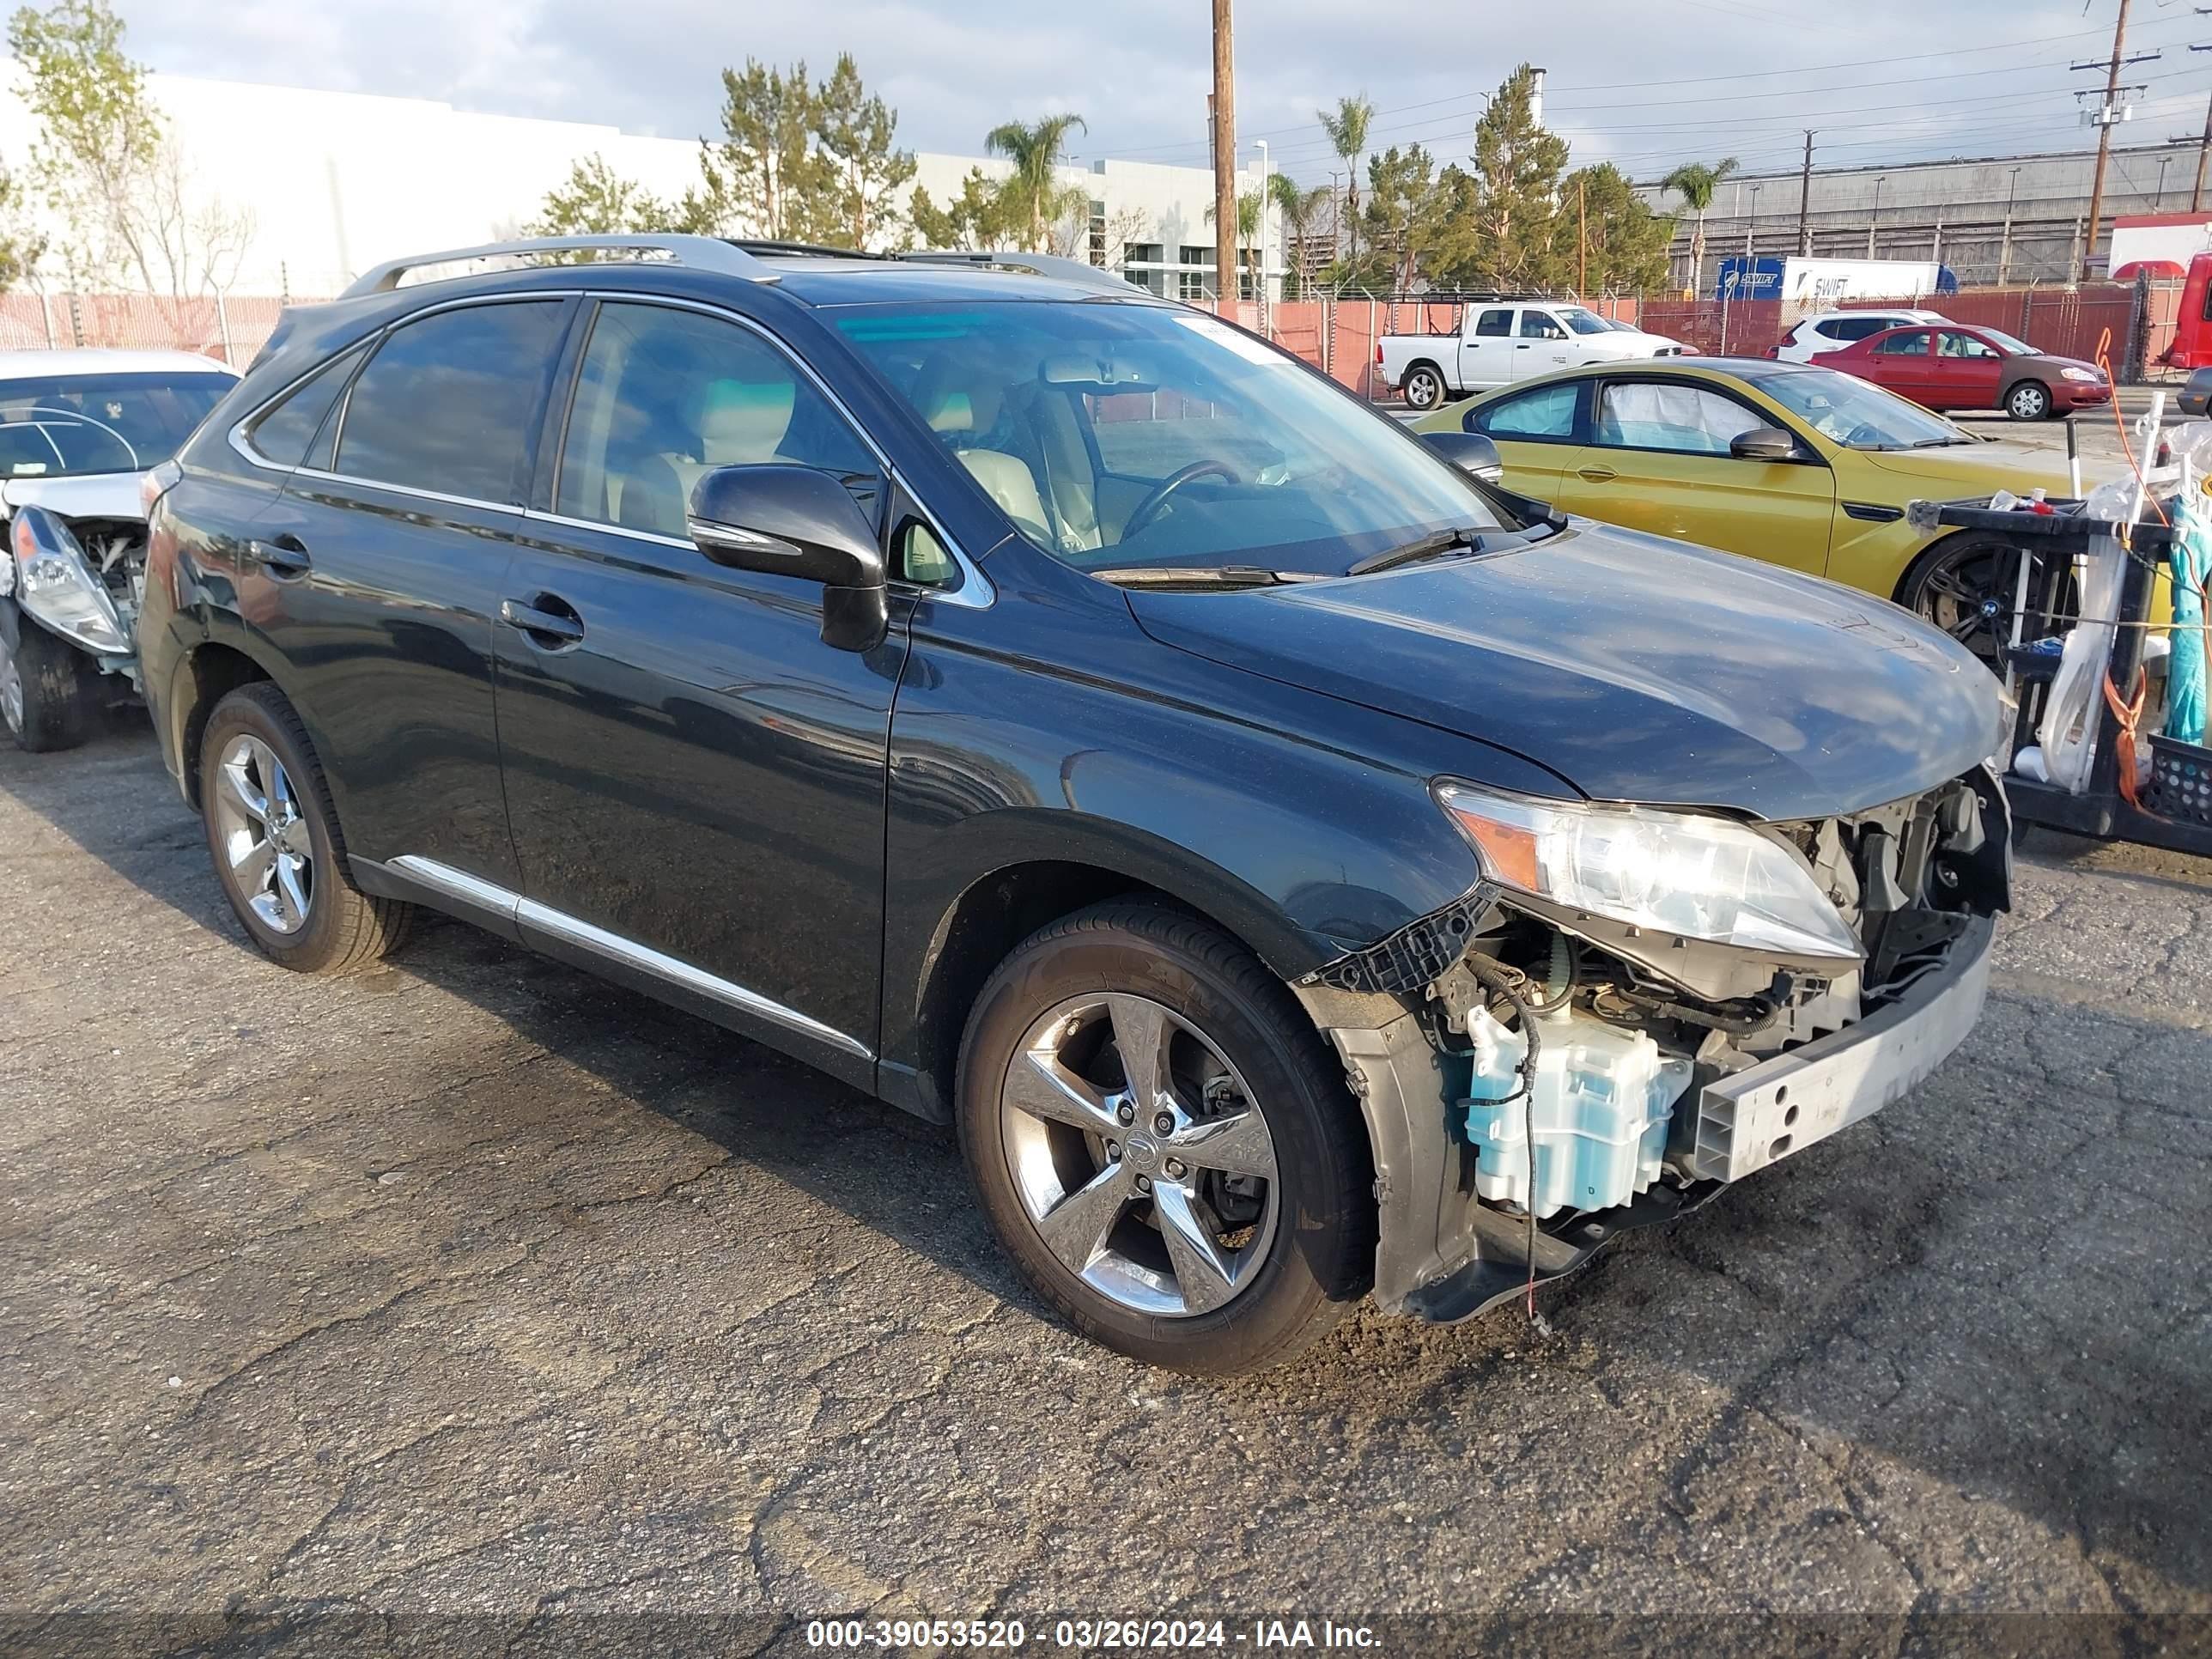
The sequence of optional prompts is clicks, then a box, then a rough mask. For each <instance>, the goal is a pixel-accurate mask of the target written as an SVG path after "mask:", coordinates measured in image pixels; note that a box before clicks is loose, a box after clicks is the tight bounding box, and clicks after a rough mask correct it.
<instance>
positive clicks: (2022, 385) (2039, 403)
mask: <svg viewBox="0 0 2212 1659" xmlns="http://www.w3.org/2000/svg"><path fill="white" fill-rule="evenodd" d="M2004 406H2005V413H2006V414H2008V415H2009V416H2012V418H2013V419H2014V420H2015V421H2040V420H2045V419H2047V418H2049V416H2050V414H2051V388H2050V387H2049V386H2045V385H2044V384H2043V382H2042V381H2040V380H2019V381H2015V383H2014V384H2013V386H2012V388H2011V389H2010V390H2009V391H2008V392H2006V393H2005V403H2004Z"/></svg>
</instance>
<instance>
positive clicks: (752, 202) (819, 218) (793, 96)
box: [690, 58, 843, 242]
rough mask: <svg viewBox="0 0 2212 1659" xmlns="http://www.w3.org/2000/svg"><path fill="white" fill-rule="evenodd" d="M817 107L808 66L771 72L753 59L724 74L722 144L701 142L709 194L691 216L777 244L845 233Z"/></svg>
mask: <svg viewBox="0 0 2212 1659" xmlns="http://www.w3.org/2000/svg"><path fill="white" fill-rule="evenodd" d="M816 125H817V101H816V96H815V89H814V86H813V83H812V82H810V81H809V80H808V79H807V78H806V64H805V62H804V61H803V60H802V61H801V62H799V63H796V64H793V65H792V66H791V67H790V68H789V69H788V70H775V69H770V68H769V66H768V65H767V64H763V63H762V62H761V61H760V60H759V59H758V58H746V59H745V66H744V70H732V69H726V70H723V71H722V137H720V139H719V140H716V141H712V142H709V141H707V140H703V139H702V141H701V143H700V147H699V167H700V172H701V173H702V177H703V180H704V187H703V189H702V191H701V192H699V193H698V194H697V195H696V196H695V197H693V198H692V200H691V202H690V217H691V218H693V219H694V220H704V221H707V222H711V223H712V224H714V227H715V228H725V229H737V230H740V231H743V232H744V233H745V234H750V235H753V236H759V237H764V238H766V239H768V240H771V241H799V242H811V241H822V240H829V238H831V237H835V236H838V235H840V234H842V231H843V225H842V214H841V213H840V211H839V204H838V201H837V195H838V191H837V181H836V179H835V177H834V176H833V173H832V169H831V167H830V166H829V161H828V159H827V158H826V157H825V156H824V155H823V154H822V152H821V151H820V150H819V149H817V147H816V143H815V134H816Z"/></svg>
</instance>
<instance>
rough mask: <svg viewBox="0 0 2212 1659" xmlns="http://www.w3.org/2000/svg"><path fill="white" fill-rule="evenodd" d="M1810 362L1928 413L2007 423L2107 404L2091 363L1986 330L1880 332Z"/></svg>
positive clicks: (2106, 389) (1953, 327) (2107, 390)
mask: <svg viewBox="0 0 2212 1659" xmlns="http://www.w3.org/2000/svg"><path fill="white" fill-rule="evenodd" d="M1813 361H1814V362H1816V363H1818V364H1820V366H1821V367H1822V368H1839V369H1841V370H1843V371H1844V373H1845V374H1856V375H1857V376H1858V377H1859V378H1860V379H1861V380H1872V381H1873V382H1874V383H1875V385H1876V386H1882V387H1885V388H1887V390H1889V391H1891V392H1895V393H1897V394H1898V396H1899V397H1900V398H1911V399H1912V401H1913V402H1914V403H1916V404H1923V405H1924V406H1925V407H1927V408H1929V409H2002V410H2004V412H2005V413H2006V414H2008V415H2009V416H2012V417H2013V419H2015V421H2039V420H2042V419H2043V418H2044V417H2045V416H2051V415H2057V416H2066V415H2071V414H2072V413H2073V412H2074V411H2075V410H2077V409H2083V408H2087V407H2090V406H2092V405H2101V404H2108V403H2110V402H2112V382H2111V381H2110V380H2106V378H2105V372H2104V370H2102V369H2100V368H2098V367H2097V366H2096V365H2095V364H2094V363H2085V362H2081V361H2079V360H2078V359H2076V358H2073V357H2054V356H2051V355H2050V354H2049V353H2047V352H2041V351H2038V350H2037V349H2035V348H2034V347H2033V346H2032V345H2030V344H2028V343H2027V342H2026V341H2025V340H2015V339H2014V338H2013V337H2012V336H2011V335H2009V334H2004V333H2001V332H1999V331H1997V330H1996V329H1993V328H1966V327H1962V326H1960V325H1959V324H1957V323H1948V324H1945V325H1942V326H1941V327H1935V326H1928V327H1914V328H1892V329H1885V330H1883V331H1882V332H1881V333H1879V334H1870V335H1869V336H1868V337H1866V338H1865V339H1863V340H1860V341H1857V342H1855V343H1853V344H1851V345H1849V346H1847V347H1845V348H1844V349H1842V350H1840V351H1824V352H1822V353H1820V355H1819V356H1816V357H1814V359H1813Z"/></svg>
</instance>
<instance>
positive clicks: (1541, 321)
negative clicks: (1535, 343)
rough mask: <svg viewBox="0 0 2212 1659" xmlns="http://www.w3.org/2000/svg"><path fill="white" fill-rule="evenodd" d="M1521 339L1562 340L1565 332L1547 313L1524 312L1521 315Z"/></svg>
mask: <svg viewBox="0 0 2212 1659" xmlns="http://www.w3.org/2000/svg"><path fill="white" fill-rule="evenodd" d="M1521 337H1522V339H1524V340H1564V339H1565V338H1566V337H1567V331H1566V330H1565V329H1564V328H1561V327H1560V326H1559V321H1558V319H1555V318H1554V317H1553V315H1552V313H1550V312H1548V311H1524V312H1522V313H1521Z"/></svg>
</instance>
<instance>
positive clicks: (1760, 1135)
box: [1296, 769, 2011, 1321]
mask: <svg viewBox="0 0 2212 1659" xmlns="http://www.w3.org/2000/svg"><path fill="white" fill-rule="evenodd" d="M1438 801H1439V804H1440V805H1443V806H1444V808H1445V810H1446V811H1449V812H1450V813H1452V814H1453V816H1454V817H1455V819H1456V820H1457V821H1458V822H1459V823H1460V827H1461V829H1462V833H1464V834H1466V835H1467V836H1468V840H1469V841H1470V842H1472V843H1473V844H1474V847H1475V848H1476V851H1477V853H1478V854H1479V855H1480V858H1481V860H1482V869H1483V876H1484V879H1483V880H1482V881H1481V882H1480V884H1477V886H1476V887H1475V888H1474V889H1473V890H1471V891H1470V892H1469V893H1468V895H1467V896H1465V897H1463V898H1462V899H1461V900H1459V901H1458V902H1455V903H1454V904H1452V905H1450V906H1449V907H1447V908H1445V909H1443V910H1442V911H1439V912H1437V913H1436V914H1434V915H1430V916H1426V917H1424V918H1422V919H1421V920H1420V921H1417V922H1415V923H1413V924H1412V925H1411V926H1409V927H1405V928H1403V929H1401V930H1400V931H1399V932H1398V933H1395V934H1394V935H1392V936H1391V937H1390V938H1389V939H1383V940H1382V941H1380V942H1378V943H1377V944H1375V945H1370V946H1369V947H1368V948H1366V949H1364V950H1362V951H1357V952H1355V953H1353V954H1352V955H1349V956H1346V957H1340V958H1339V959H1338V960H1337V961H1335V962H1334V963H1330V964H1329V965H1328V967H1327V968H1325V969H1322V970H1321V971H1320V972H1319V973H1317V974H1316V975H1313V976H1312V977H1311V978H1310V979H1309V980H1308V981H1305V982H1304V983H1303V984H1301V985H1300V986H1298V987H1296V988H1297V991H1298V994H1299V995H1300V996H1301V998H1302V999H1303V1000H1304V1002H1305V1004H1306V1006H1307V1007H1308V1009H1309V1011H1310V1012H1311V1013H1312V1014H1313V1016H1314V1018H1316V1021H1317V1023H1319V1024H1321V1025H1322V1027H1323V1029H1324V1030H1326V1031H1327V1033H1328V1036H1329V1037H1330V1038H1331V1040H1332V1041H1333V1042H1334V1043H1335V1045H1336V1048H1337V1049H1338V1052H1339V1054H1340V1055H1341V1057H1342V1058H1343V1060H1344V1062H1345V1066H1346V1073H1347V1076H1348V1078H1349V1079H1350V1082H1351V1085H1352V1089H1353V1091H1354V1092H1355V1093H1356V1094H1357V1095H1358V1098H1359V1101H1360V1104H1361V1109H1362V1110H1363V1112H1364V1115H1365V1116H1366V1119H1367V1122H1368V1127H1369V1130H1370V1139H1371V1141H1372V1144H1373V1147H1374V1152H1375V1160H1376V1199H1377V1202H1378V1206H1379V1209H1380V1213H1381V1237H1380V1241H1379V1243H1378V1246H1377V1249H1376V1297H1377V1299H1378V1300H1379V1301H1380V1302H1381V1304H1383V1307H1384V1308H1385V1309H1387V1310H1394V1311H1395V1310H1399V1309H1404V1310H1409V1311H1412V1312H1415V1313H1419V1314H1421V1315H1423V1316H1425V1317H1428V1318H1431V1319H1434V1320H1440V1321H1452V1320H1458V1319H1464V1318H1468V1317H1470V1316H1474V1315H1475V1314H1478V1313H1480V1312H1481V1311H1483V1310H1485V1309H1486V1308H1488V1307H1490V1306H1492V1305H1493V1304H1496V1303H1498V1302H1499V1301H1501V1300H1503V1299H1504V1298H1506V1297H1510V1296H1511V1295H1513V1294H1514V1293H1515V1292H1516V1291H1518V1290H1519V1289H1520V1288H1521V1287H1522V1285H1523V1284H1524V1283H1526V1282H1527V1281H1528V1279H1530V1277H1531V1276H1532V1275H1531V1255H1532V1252H1533V1255H1534V1263H1533V1266H1534V1273H1533V1277H1534V1279H1538V1280H1542V1279H1552V1278H1557V1277H1559V1275H1561V1274H1563V1273H1570V1272H1571V1271H1573V1270H1574V1269H1575V1268H1577V1267H1580V1266H1581V1265H1582V1264H1583V1262H1584V1261H1587V1260H1588V1259H1589V1257H1590V1255H1593V1254H1594V1253H1595V1251H1596V1250H1598V1249H1601V1248H1602V1247H1603V1246H1604V1245H1605V1244H1606V1243H1608V1242H1610V1240H1611V1239H1612V1238H1613V1237H1615V1236H1616V1235H1617V1234H1618V1233H1620V1231H1625V1230H1626V1229H1629V1228H1632V1227H1636V1226H1640V1225H1650V1224H1651V1223H1655V1222H1658V1221H1663V1220H1666V1219H1668V1218H1672V1217H1674V1216H1675V1215H1678V1214H1680V1213H1681V1212H1684V1211H1685V1210H1686V1209H1688V1208H1692V1207H1694V1206H1697V1205H1698V1204H1700V1203H1703V1202H1704V1201H1705V1200H1707V1199H1709V1198H1710V1197H1711V1196H1712V1195H1713V1194H1715V1193H1717V1191H1718V1190H1719V1189H1720V1188H1721V1187H1722V1186H1723V1185H1724V1184H1726V1183H1727V1182H1731V1181H1735V1180H1738V1179H1741V1177H1742V1176H1747V1175H1749V1174H1751V1173H1753V1171H1755V1170H1760V1169H1763V1168H1765V1166H1766V1165H1767V1164H1771V1163H1773V1162H1775V1161H1777V1160H1778V1159H1779V1158H1786V1157H1788V1156H1790V1154H1791V1153H1793V1152H1798V1151H1801V1150H1802V1149H1803V1148H1804V1147H1806V1146H1810V1145H1812V1144H1813V1143H1814V1142H1815V1141H1817V1140H1820V1139H1825V1138H1826V1136H1828V1135H1830V1134H1832V1133H1835V1132H1836V1131H1838V1129H1841V1128H1843V1127H1844V1126H1846V1125H1847V1124H1850V1123H1852V1122H1855V1121H1857V1120H1858V1119H1860V1118H1863V1117H1865V1116H1868V1115H1870V1114H1872V1113H1873V1112H1875V1111H1877V1110H1879V1109H1881V1107H1882V1106H1884V1105H1886V1104H1887V1103H1889V1102H1890V1101H1892V1100H1894V1099H1896V1098H1897V1097H1899V1095H1901V1094H1903V1093H1905V1091H1907V1090H1909V1089H1911V1087H1912V1086H1913V1085H1915V1084H1917V1083H1918V1082H1919V1081H1920V1080H1921V1079H1923V1078H1924V1077H1925V1076H1927V1074H1928V1073H1929V1072H1931V1071H1933V1070H1934V1069H1935V1067H1936V1066H1937V1065H1938V1064H1939V1063H1941V1061H1942V1060H1943V1059H1944V1058H1945V1057H1946V1056H1948V1054H1950V1053H1951V1051H1952V1050H1953V1049H1954V1048H1956V1047H1957V1046H1958V1045H1959V1044H1960V1042H1962V1041H1964V1039H1965V1037H1966V1033H1967V1031H1968V1030H1971V1029H1972V1024H1973V1022H1974V1020H1975V1018H1977V1016H1978V1013H1979V1012H1980V1008H1981V1004H1982V1001H1983V999H1984V994H1985V993H1986V989H1987V984H1988V971H1989V969H1988V957H1989V949H1990V939H1991V937H1992V934H1993V931H1994V923H1993V921H1992V918H1993V917H1994V915H1996V913H1997V912H1998V911H2000V910H2002V909H2005V908H2008V887H2009V880H2010V858H2011V853H2010V847H2011V842H2010V826H2009V823H2008V817H2007V813H2006V808H2005V804H2004V799H2003V795H2002V791H2001V790H2000V788H1999V787H1998V786H1997V784H1996V780H1995V779H1994V777H1993V776H1992V775H1990V773H1989V772H1988V771H1987V770H1986V769H1976V770H1974V771H1973V772H1972V773H1969V774H1968V775H1966V776H1963V777H1960V778H1958V779H1955V780H1954V781H1950V782H1948V783H1946V784H1943V785H1942V786H1940V787H1936V788H1934V789H1930V790H1928V791H1925V792H1923V793H1920V794H1917V795H1915V796H1912V797H1910V798H1908V799H1904V800H1900V801H1895V802H1892V803H1890V804H1888V805H1883V806H1880V807H1875V808H1872V809H1869V810H1866V811H1857V812H1852V813H1848V814H1844V815H1842V816H1839V817H1831V818H1821V819H1816V820H1809V821H1805V822H1800V823H1755V824H1754V823H1742V822H1741V821H1739V820H1736V819H1733V818H1723V817H1719V816H1717V815H1712V814H1699V813H1666V812H1658V811H1650V810H1646V809H1638V808H1632V807H1607V806H1602V805H1580V804H1565V803H1555V802H1529V801H1522V800H1520V799H1512V798H1501V797H1498V796H1495V795H1486V794H1485V793H1483V792H1480V791H1474V790H1465V791H1462V790H1460V789H1459V788H1458V787H1456V786H1445V787H1442V788H1440V789H1439V791H1438ZM1532 1222H1533V1225H1531V1224H1532Z"/></svg>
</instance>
